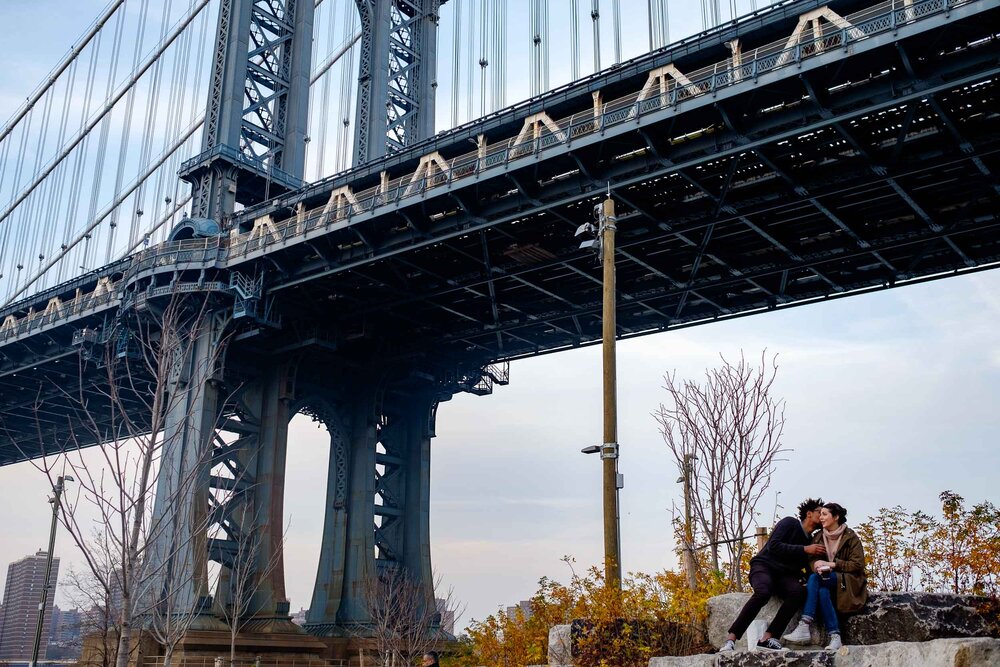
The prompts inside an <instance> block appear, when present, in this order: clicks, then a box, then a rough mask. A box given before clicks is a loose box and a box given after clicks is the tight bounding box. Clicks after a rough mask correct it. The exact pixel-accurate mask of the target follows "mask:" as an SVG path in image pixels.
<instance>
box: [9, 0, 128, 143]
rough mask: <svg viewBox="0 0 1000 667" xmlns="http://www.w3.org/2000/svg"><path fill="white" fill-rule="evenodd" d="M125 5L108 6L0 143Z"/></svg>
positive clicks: (121, 1) (115, 0)
mask: <svg viewBox="0 0 1000 667" xmlns="http://www.w3.org/2000/svg"><path fill="white" fill-rule="evenodd" d="M124 4H125V0H112V2H111V4H109V5H108V6H107V8H106V9H105V10H104V12H103V13H102V14H101V15H100V16H99V17H97V20H96V21H94V23H93V24H92V25H91V26H90V29H89V30H88V31H87V32H86V33H85V34H84V35H83V37H81V38H80V39H79V41H78V42H77V44H76V46H74V47H73V48H72V49H70V51H69V53H67V54H66V56H65V57H64V58H63V59H62V61H60V62H59V64H58V65H56V66H55V69H53V70H52V71H51V72H50V73H49V76H48V78H46V79H45V81H43V82H42V84H41V85H40V86H39V87H38V88H36V89H35V92H33V93H32V94H31V95H29V96H28V99H27V101H25V103H24V104H23V105H22V106H21V108H20V110H19V111H17V112H16V113H15V115H14V116H13V117H12V118H11V119H10V120H9V121H7V124H6V125H5V126H4V128H3V130H2V131H0V141H3V140H4V139H6V138H7V135H9V134H10V133H11V132H13V131H14V127H15V126H16V125H17V124H18V123H20V122H21V119H23V118H24V117H25V116H26V115H27V114H28V112H29V111H31V109H32V107H34V106H35V104H37V103H38V100H40V99H41V98H42V95H44V94H45V93H47V92H48V91H49V89H51V88H52V86H54V85H55V83H56V81H57V80H58V79H59V77H60V76H62V73H63V72H65V71H66V69H67V68H68V67H69V66H70V65H71V64H73V62H74V61H75V60H76V58H77V56H79V55H80V53H81V52H82V51H83V50H84V49H85V48H86V47H87V45H88V44H89V43H90V40H92V39H93V38H94V37H95V36H96V35H97V33H99V32H100V31H101V29H102V28H103V27H104V24H105V23H107V22H108V19H110V18H111V16H112V15H113V14H114V13H115V12H116V11H118V8H119V7H121V6H122V5H124Z"/></svg>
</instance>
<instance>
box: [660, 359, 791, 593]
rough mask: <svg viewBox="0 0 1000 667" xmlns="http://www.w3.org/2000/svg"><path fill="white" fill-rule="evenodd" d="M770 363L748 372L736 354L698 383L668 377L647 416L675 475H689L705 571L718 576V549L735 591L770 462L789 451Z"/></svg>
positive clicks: (767, 483)
mask: <svg viewBox="0 0 1000 667" xmlns="http://www.w3.org/2000/svg"><path fill="white" fill-rule="evenodd" d="M776 361H777V357H776V356H773V357H771V358H770V359H768V356H767V352H766V351H764V352H762V353H761V358H760V363H759V364H754V365H752V364H750V363H749V362H747V360H746V358H745V357H744V356H743V355H742V354H741V355H740V359H739V361H738V362H737V363H735V364H733V363H730V362H729V361H727V360H726V359H725V358H722V365H721V366H720V367H718V368H711V369H708V370H707V371H706V372H705V379H704V382H702V383H699V382H697V381H694V380H681V379H678V378H677V374H676V372H674V373H668V374H667V375H665V376H664V387H663V388H664V389H665V390H666V391H667V398H668V401H667V402H666V403H661V404H660V407H659V409H657V410H656V411H655V412H654V413H653V417H654V418H655V419H656V421H657V422H658V424H659V427H660V434H661V435H662V436H663V440H664V442H665V443H666V445H667V447H668V448H669V449H670V451H671V453H672V454H673V456H674V459H675V460H676V462H677V465H678V467H679V469H680V470H681V474H682V475H689V476H690V480H691V482H690V489H689V496H690V498H689V502H690V506H691V512H692V514H693V519H694V522H695V524H696V526H695V527H696V529H697V534H698V537H700V538H702V539H704V540H705V542H706V545H705V546H707V548H708V549H709V550H710V551H709V553H710V559H709V560H710V562H711V566H712V568H713V569H715V570H717V571H721V568H722V563H721V559H720V551H721V549H722V548H724V549H725V554H726V563H725V567H726V570H727V572H726V574H727V576H728V577H729V581H730V582H731V583H732V585H733V587H734V588H736V589H739V588H742V585H743V581H742V573H741V570H740V561H741V559H742V557H743V553H744V551H745V548H746V547H745V544H744V541H743V540H744V539H745V538H746V537H748V536H749V535H748V533H749V529H750V527H751V525H753V523H754V520H755V515H756V509H757V504H758V503H759V502H760V500H761V498H762V497H763V495H764V493H765V491H766V490H767V489H768V487H769V486H770V484H771V476H772V474H773V473H774V467H775V463H776V462H777V461H779V460H780V459H779V458H778V457H779V455H780V454H781V453H782V452H785V451H787V450H786V449H784V448H783V447H782V443H781V436H782V432H783V430H784V425H785V403H784V400H783V399H780V398H776V397H775V396H774V395H773V385H774V380H775V377H776V376H777V370H778V366H777V363H776ZM685 546H686V547H687V548H689V549H690V548H693V547H692V545H685ZM691 560H692V561H696V560H697V559H693V558H692V559H691Z"/></svg>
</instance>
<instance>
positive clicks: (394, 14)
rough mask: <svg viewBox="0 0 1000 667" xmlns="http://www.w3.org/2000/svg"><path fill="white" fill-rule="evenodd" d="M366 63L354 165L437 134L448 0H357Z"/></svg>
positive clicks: (362, 68) (361, 79)
mask: <svg viewBox="0 0 1000 667" xmlns="http://www.w3.org/2000/svg"><path fill="white" fill-rule="evenodd" d="M355 1H356V2H357V5H358V12H359V13H360V14H361V65H360V69H359V72H358V104H357V112H356V114H355V136H354V164H355V165H360V164H364V163H366V162H370V161H371V160H374V159H376V158H378V157H381V156H383V155H386V154H389V153H394V152H396V151H399V150H402V149H403V148H405V147H407V146H410V145H412V144H414V143H416V142H418V141H421V140H423V139H426V138H428V137H430V136H433V134H434V96H435V92H436V90H437V74H436V72H437V26H438V10H439V9H440V6H441V4H443V0H355Z"/></svg>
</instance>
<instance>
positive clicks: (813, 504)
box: [799, 498, 823, 521]
mask: <svg viewBox="0 0 1000 667" xmlns="http://www.w3.org/2000/svg"><path fill="white" fill-rule="evenodd" d="M820 507H823V499H822V498H807V499H806V500H804V501H803V502H802V503H801V504H800V505H799V521H804V520H805V518H806V514H809V512H814V511H816V510H818V509H819V508H820Z"/></svg>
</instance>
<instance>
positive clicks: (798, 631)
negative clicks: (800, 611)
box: [782, 621, 812, 644]
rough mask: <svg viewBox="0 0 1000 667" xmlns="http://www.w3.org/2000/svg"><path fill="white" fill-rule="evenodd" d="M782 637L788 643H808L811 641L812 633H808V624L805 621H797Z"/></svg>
mask: <svg viewBox="0 0 1000 667" xmlns="http://www.w3.org/2000/svg"><path fill="white" fill-rule="evenodd" d="M782 639H784V640H785V641H786V642H788V643H789V644H808V643H810V642H811V641H812V635H810V634H809V624H808V623H806V622H805V621H799V624H798V625H796V626H795V629H794V630H792V631H791V632H789V633H788V634H787V635H785V636H784V637H782Z"/></svg>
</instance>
